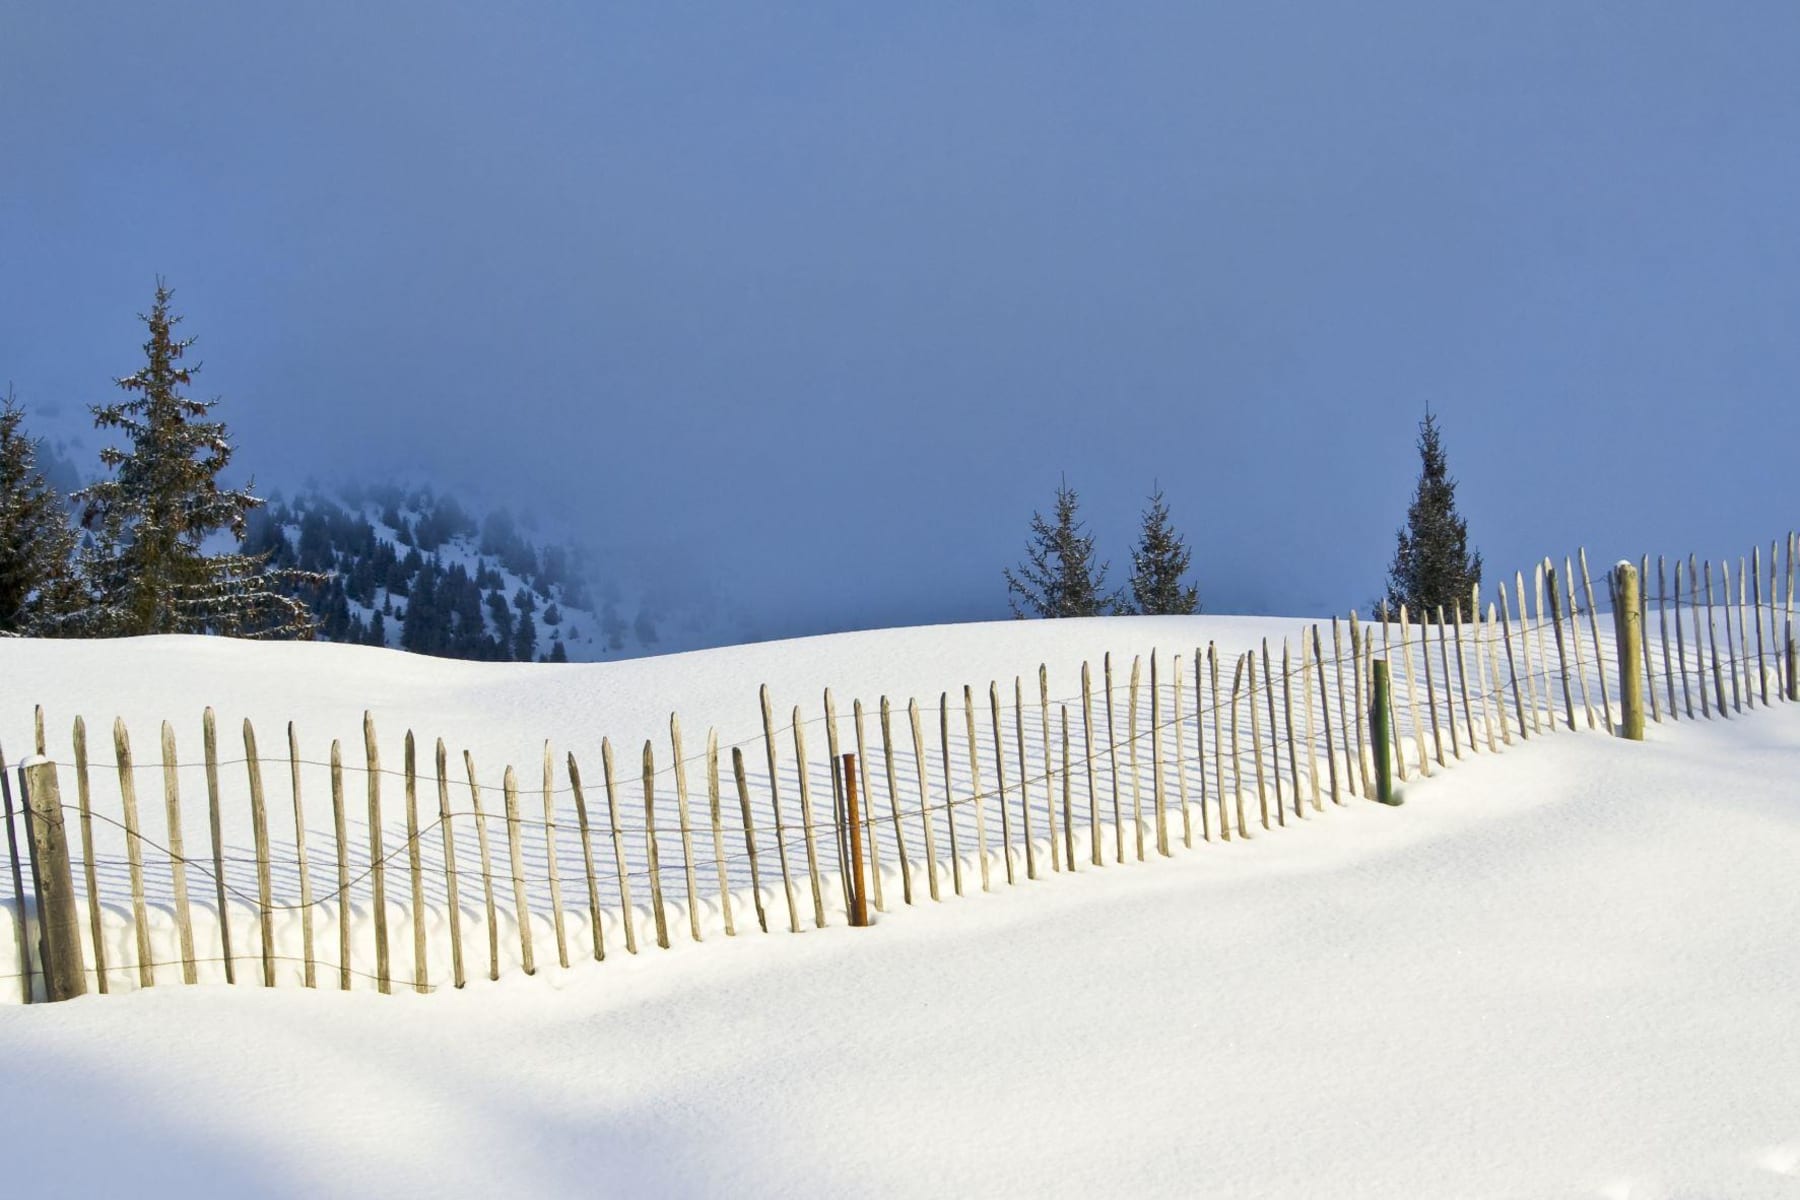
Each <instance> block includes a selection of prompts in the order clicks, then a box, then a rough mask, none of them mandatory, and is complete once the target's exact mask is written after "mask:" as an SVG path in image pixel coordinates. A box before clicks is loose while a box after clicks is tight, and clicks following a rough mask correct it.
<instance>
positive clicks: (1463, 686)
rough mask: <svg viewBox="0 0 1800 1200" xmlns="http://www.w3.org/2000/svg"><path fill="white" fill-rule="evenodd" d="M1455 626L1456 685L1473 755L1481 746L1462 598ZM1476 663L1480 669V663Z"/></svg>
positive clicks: (1464, 728) (1470, 750)
mask: <svg viewBox="0 0 1800 1200" xmlns="http://www.w3.org/2000/svg"><path fill="white" fill-rule="evenodd" d="M1438 623H1439V625H1440V626H1441V625H1442V624H1443V621H1442V618H1441V617H1440V618H1439V622H1438ZM1454 628H1455V637H1454V639H1453V640H1454V641H1455V643H1456V686H1457V690H1458V691H1460V692H1461V693H1462V705H1463V732H1464V733H1466V734H1467V735H1468V740H1469V753H1470V754H1471V755H1473V754H1476V753H1478V752H1479V751H1480V746H1479V745H1477V744H1476V741H1475V709H1474V708H1473V706H1472V705H1471V704H1470V702H1469V660H1468V658H1467V656H1466V654H1465V652H1464V650H1463V608H1462V601H1460V600H1459V601H1457V602H1456V625H1455V627H1454ZM1476 665H1477V668H1478V669H1479V666H1480V664H1476ZM1480 686H1481V685H1480V684H1479V683H1477V684H1476V687H1477V689H1479V688H1480Z"/></svg>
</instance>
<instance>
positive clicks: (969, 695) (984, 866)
mask: <svg viewBox="0 0 1800 1200" xmlns="http://www.w3.org/2000/svg"><path fill="white" fill-rule="evenodd" d="M963 715H964V717H965V718H966V719H967V721H968V743H969V806H970V807H971V808H973V809H974V810H975V861H976V862H977V863H978V864H980V867H981V890H982V891H984V892H988V891H992V890H993V887H992V880H990V879H989V878H988V875H989V871H988V852H987V818H986V815H985V814H986V812H987V796H986V795H985V794H984V791H983V789H982V786H981V752H980V751H979V750H978V749H977V742H978V741H979V739H978V738H977V737H976V736H975V693H974V691H973V689H971V688H970V687H969V685H968V684H966V683H965V684H964V685H963Z"/></svg>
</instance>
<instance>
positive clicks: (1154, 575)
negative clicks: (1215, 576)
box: [1126, 487, 1200, 616]
mask: <svg viewBox="0 0 1800 1200" xmlns="http://www.w3.org/2000/svg"><path fill="white" fill-rule="evenodd" d="M1192 559H1193V551H1191V550H1189V549H1188V548H1187V544H1186V542H1185V541H1184V540H1183V538H1182V536H1181V535H1180V534H1179V533H1177V532H1175V529H1174V527H1173V526H1171V525H1170V524H1169V506H1168V504H1167V503H1165V502H1164V500H1163V491H1162V488H1161V487H1157V488H1156V490H1155V491H1153V492H1151V493H1150V506H1149V507H1148V508H1146V509H1145V510H1144V520H1143V525H1142V526H1141V528H1140V529H1139V530H1138V540H1137V544H1136V545H1135V546H1133V547H1132V548H1131V600H1130V603H1129V604H1128V605H1127V606H1126V611H1127V612H1132V613H1140V614H1143V615H1145V616H1187V615H1190V614H1193V613H1197V612H1199V611H1200V587H1199V585H1198V584H1184V583H1182V577H1183V576H1185V575H1186V574H1187V570H1188V564H1189V562H1190V561H1191V560H1192Z"/></svg>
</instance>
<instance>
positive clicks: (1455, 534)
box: [1383, 408, 1481, 614]
mask: <svg viewBox="0 0 1800 1200" xmlns="http://www.w3.org/2000/svg"><path fill="white" fill-rule="evenodd" d="M1419 461H1420V468H1419V484H1418V488H1417V490H1416V491H1415V492H1414V494H1413V500H1412V504H1411V505H1410V506H1409V507H1408V508H1407V510H1406V528H1404V529H1402V530H1400V531H1399V533H1398V535H1397V539H1398V544H1397V545H1396V546H1395V548H1394V561H1393V563H1392V565H1390V566H1389V567H1388V577H1387V594H1386V596H1385V598H1384V600H1383V606H1384V607H1385V609H1386V611H1387V612H1388V613H1390V614H1397V613H1398V612H1399V609H1400V606H1401V605H1405V606H1406V607H1407V609H1408V610H1409V611H1411V612H1413V613H1415V614H1421V613H1435V612H1436V611H1437V609H1438V608H1439V606H1442V607H1443V608H1444V610H1445V611H1446V612H1453V611H1455V606H1456V605H1458V604H1466V603H1468V601H1469V593H1470V590H1471V589H1472V588H1473V587H1474V586H1475V585H1476V584H1478V583H1480V582H1481V555H1480V554H1479V553H1473V554H1472V553H1470V551H1469V529H1468V525H1467V523H1466V522H1464V521H1463V519H1462V517H1460V516H1459V515H1457V511H1456V481H1455V480H1454V479H1452V478H1450V472H1449V467H1448V464H1447V462H1446V460H1445V457H1444V446H1443V440H1442V438H1441V437H1440V435H1439V433H1438V427H1437V418H1436V417H1434V416H1432V415H1431V410H1430V409H1429V408H1428V409H1426V410H1425V419H1424V420H1423V421H1421V422H1419Z"/></svg>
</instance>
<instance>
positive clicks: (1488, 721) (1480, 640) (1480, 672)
mask: <svg viewBox="0 0 1800 1200" xmlns="http://www.w3.org/2000/svg"><path fill="white" fill-rule="evenodd" d="M1469 624H1470V625H1471V626H1472V628H1471V630H1470V633H1469V640H1470V642H1471V643H1472V645H1471V646H1470V652H1471V653H1473V654H1474V656H1475V695H1476V696H1478V697H1480V698H1481V727H1482V732H1483V733H1485V734H1486V736H1487V749H1488V753H1489V754H1498V753H1499V752H1500V748H1499V747H1498V746H1496V745H1495V744H1494V705H1493V695H1494V693H1493V692H1491V691H1489V690H1488V670H1487V664H1486V663H1485V662H1484V661H1483V660H1482V651H1483V647H1484V646H1485V645H1486V641H1485V638H1486V636H1487V635H1486V634H1485V633H1483V631H1482V624H1481V585H1480V584H1476V585H1475V589H1474V591H1473V592H1472V593H1471V595H1470V599H1469ZM1456 658H1457V662H1458V663H1459V664H1460V666H1461V668H1462V677H1463V681H1464V691H1463V713H1464V715H1465V716H1467V717H1468V718H1469V741H1470V742H1471V743H1472V742H1474V740H1475V711H1474V709H1472V708H1471V707H1470V706H1469V705H1470V701H1469V695H1468V690H1467V689H1468V659H1466V658H1464V657H1463V615H1462V605H1461V604H1458V605H1457V606H1456Z"/></svg>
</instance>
